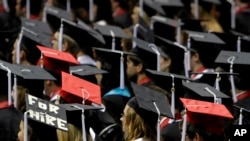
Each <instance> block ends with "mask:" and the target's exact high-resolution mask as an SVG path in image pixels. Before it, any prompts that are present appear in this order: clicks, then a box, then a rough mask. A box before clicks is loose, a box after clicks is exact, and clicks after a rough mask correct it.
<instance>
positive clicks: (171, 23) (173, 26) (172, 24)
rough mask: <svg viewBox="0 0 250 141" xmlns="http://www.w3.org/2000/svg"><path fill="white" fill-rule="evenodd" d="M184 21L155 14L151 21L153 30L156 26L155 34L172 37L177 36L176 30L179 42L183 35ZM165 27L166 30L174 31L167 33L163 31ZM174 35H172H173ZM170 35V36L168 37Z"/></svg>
mask: <svg viewBox="0 0 250 141" xmlns="http://www.w3.org/2000/svg"><path fill="white" fill-rule="evenodd" d="M183 24H184V23H182V22H181V21H180V20H174V19H171V18H167V17H163V16H159V15H155V16H153V17H151V23H150V27H151V29H152V30H154V27H156V29H155V30H154V31H155V34H156V35H159V36H164V37H166V38H168V39H171V38H172V37H173V36H175V35H174V34H175V30H176V34H177V42H178V43H180V37H181V26H182V25H183ZM163 27H164V29H165V30H164V32H168V33H172V34H168V35H166V34H165V33H164V32H162V28H163ZM171 35H172V36H171ZM168 36H169V37H168Z"/></svg>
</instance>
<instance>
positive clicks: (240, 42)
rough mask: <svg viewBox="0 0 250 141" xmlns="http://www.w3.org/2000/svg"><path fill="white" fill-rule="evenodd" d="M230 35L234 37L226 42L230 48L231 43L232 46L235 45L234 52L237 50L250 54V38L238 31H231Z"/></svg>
mask: <svg viewBox="0 0 250 141" xmlns="http://www.w3.org/2000/svg"><path fill="white" fill-rule="evenodd" d="M230 33H231V34H232V35H231V36H232V37H231V36H230V37H231V38H232V39H231V40H230V38H229V39H228V40H226V43H227V44H228V46H229V47H230V43H231V46H232V45H234V48H232V51H235V50H237V51H238V52H250V49H249V46H250V36H248V35H245V34H243V33H239V32H236V31H230ZM233 37H234V38H233ZM235 38H236V39H235ZM232 41H234V42H232ZM235 48H236V49H235ZM230 49H231V48H230Z"/></svg>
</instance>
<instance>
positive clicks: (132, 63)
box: [126, 55, 145, 81]
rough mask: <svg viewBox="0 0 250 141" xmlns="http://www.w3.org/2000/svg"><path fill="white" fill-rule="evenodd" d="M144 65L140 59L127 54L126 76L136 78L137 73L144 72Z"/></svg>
mask: <svg viewBox="0 0 250 141" xmlns="http://www.w3.org/2000/svg"><path fill="white" fill-rule="evenodd" d="M144 71H145V67H144V65H143V63H142V60H141V59H140V58H138V57H136V56H132V55H128V56H127V70H126V73H127V76H128V78H129V79H130V80H135V81H136V80H137V77H138V75H139V74H142V73H145V72H144Z"/></svg>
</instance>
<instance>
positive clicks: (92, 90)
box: [62, 72, 102, 105]
mask: <svg viewBox="0 0 250 141" xmlns="http://www.w3.org/2000/svg"><path fill="white" fill-rule="evenodd" d="M62 90H63V91H66V92H68V93H71V94H73V95H75V96H78V97H80V98H83V97H84V98H86V100H88V101H90V102H93V103H96V104H99V105H101V104H102V102H101V88H100V86H99V85H96V84H93V83H91V82H88V81H86V80H84V79H81V78H78V77H76V76H73V75H70V74H67V73H65V72H62Z"/></svg>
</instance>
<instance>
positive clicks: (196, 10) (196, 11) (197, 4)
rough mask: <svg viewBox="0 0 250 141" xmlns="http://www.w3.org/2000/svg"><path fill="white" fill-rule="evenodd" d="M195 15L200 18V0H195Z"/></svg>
mask: <svg viewBox="0 0 250 141" xmlns="http://www.w3.org/2000/svg"><path fill="white" fill-rule="evenodd" d="M194 17H195V19H199V0H194Z"/></svg>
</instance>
